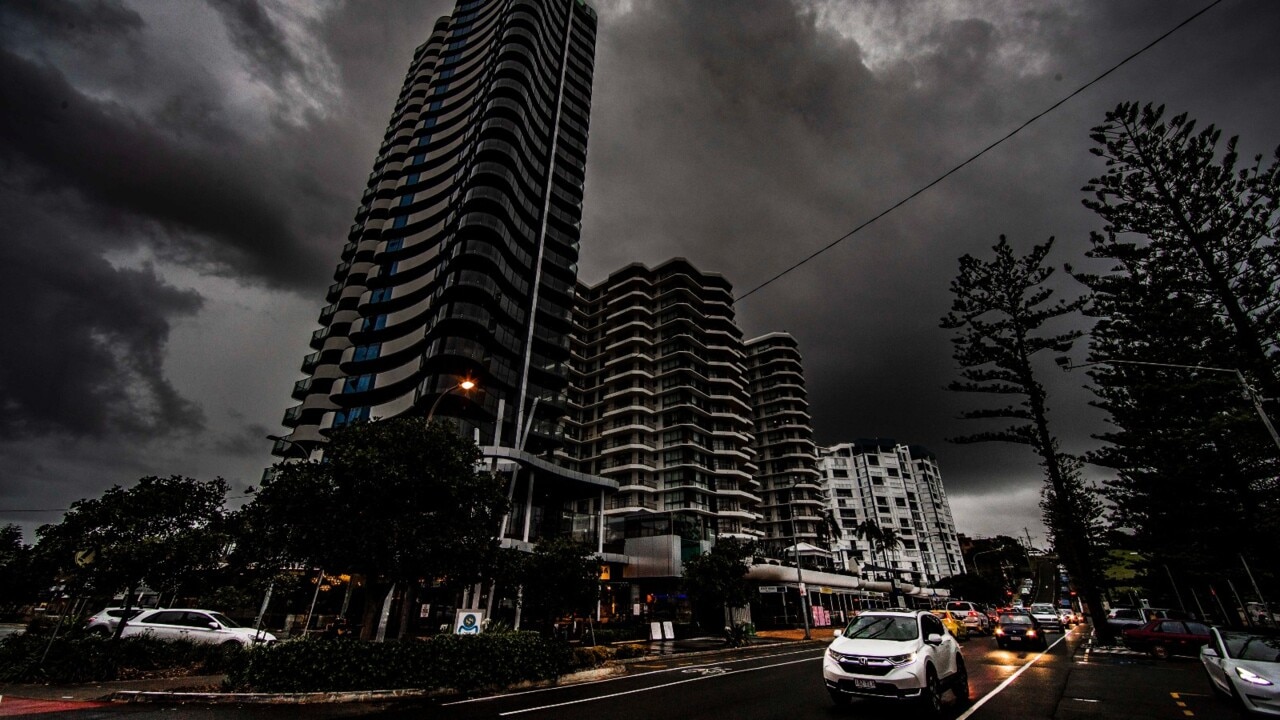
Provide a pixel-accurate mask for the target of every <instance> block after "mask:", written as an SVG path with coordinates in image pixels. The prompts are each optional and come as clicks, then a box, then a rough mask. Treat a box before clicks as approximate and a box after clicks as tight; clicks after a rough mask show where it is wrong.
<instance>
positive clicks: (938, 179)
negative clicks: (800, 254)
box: [735, 0, 1222, 302]
mask: <svg viewBox="0 0 1280 720" xmlns="http://www.w3.org/2000/svg"><path fill="white" fill-rule="evenodd" d="M1221 2H1222V0H1213V2H1211V3H1209V4H1208V5H1206V6H1204V7H1203V8H1201V9H1200V10H1199V11H1197V12H1196V13H1194V14H1192V15H1191V16H1190V17H1188V18H1187V19H1185V20H1183V21H1182V22H1180V23H1178V24H1177V25H1175V26H1173V27H1172V28H1171V29H1169V30H1168V31H1166V32H1165V33H1164V34H1163V35H1161V36H1160V37H1158V38H1156V39H1155V40H1152V41H1151V42H1149V43H1147V44H1146V46H1144V47H1143V48H1142V49H1140V50H1138V51H1136V52H1134V53H1132V54H1130V55H1129V56H1128V57H1126V58H1125V59H1123V60H1121V61H1120V62H1118V63H1116V64H1115V65H1112V66H1111V67H1110V68H1109V69H1108V70H1107V71H1106V72H1104V73H1102V74H1101V75H1099V76H1098V77H1096V78H1094V79H1092V80H1090V81H1089V82H1087V83H1085V84H1084V85H1081V86H1080V87H1078V88H1076V89H1075V90H1073V91H1072V92H1071V93H1070V94H1069V95H1067V96H1066V97H1064V98H1062V99H1061V100H1059V101H1057V102H1055V103H1054V104H1052V105H1050V106H1049V107H1048V108H1045V109H1044V110H1042V111H1041V112H1039V113H1037V114H1036V115H1034V116H1032V117H1031V119H1030V120H1027V121H1026V122H1024V123H1022V124H1021V125H1019V126H1018V127H1016V128H1014V129H1013V130H1012V131H1011V132H1009V133H1008V134H1007V135H1005V136H1004V137H1002V138H1000V139H999V140H996V141H995V142H993V143H991V144H990V145H988V146H986V147H984V148H982V149H981V150H979V151H978V152H977V153H975V154H973V155H972V156H970V157H969V159H967V160H965V161H964V162H962V163H960V164H959V165H956V166H955V167H953V168H951V169H950V170H948V171H946V172H945V173H943V174H941V175H939V176H938V177H936V178H934V179H933V180H932V181H930V182H929V183H928V184H926V185H924V186H923V187H921V188H919V189H918V190H916V191H915V192H913V193H911V194H910V195H908V196H906V197H904V198H903V199H901V200H899V201H898V202H896V203H894V204H893V205H890V206H889V207H888V208H886V209H885V210H882V211H880V212H879V213H877V214H876V215H875V216H874V217H872V218H871V219H870V220H867V221H865V222H863V223H862V224H861V225H859V226H857V227H855V228H854V229H852V230H850V231H849V232H847V233H845V234H844V235H841V236H840V237H838V238H836V239H835V240H832V241H831V242H829V243H827V244H826V245H824V246H822V247H821V248H819V249H818V250H815V251H814V252H812V253H810V254H809V255H807V256H805V257H804V258H803V259H802V260H800V261H799V262H796V263H794V264H793V265H791V266H790V267H788V268H787V269H785V270H783V271H782V272H780V273H778V274H777V275H774V276H773V277H771V278H769V279H768V280H765V281H764V282H762V283H760V284H759V285H757V286H755V287H753V288H751V289H750V290H748V291H746V292H745V293H743V294H741V295H739V296H738V297H737V298H736V299H735V302H737V301H741V300H745V299H746V298H748V297H750V296H751V295H752V294H754V293H756V292H758V291H760V290H763V289H764V288H766V287H768V286H769V285H771V284H772V283H773V282H774V281H775V280H779V279H781V278H782V277H783V276H785V275H787V274H789V273H790V272H791V271H792V270H795V269H797V268H799V267H800V266H802V265H804V264H806V263H808V262H809V261H810V260H813V259H814V258H816V257H818V256H819V255H821V254H823V253H825V252H826V251H828V250H830V249H831V248H833V247H835V246H836V245H839V244H840V243H842V242H844V241H845V240H848V239H849V238H851V237H853V236H854V235H855V234H857V233H858V232H859V231H860V230H862V229H863V228H866V227H867V226H869V225H871V224H872V223H874V222H875V221H877V220H879V219H880V218H882V217H884V216H885V215H888V214H889V213H891V212H893V211H894V210H897V209H898V208H900V207H902V206H903V205H906V204H907V203H908V202H911V201H912V200H913V199H915V197H916V196H917V195H920V194H922V193H924V192H925V191H926V190H928V189H930V188H932V187H933V186H934V185H937V184H938V183H940V182H942V181H943V180H946V179H947V178H949V177H951V176H952V175H954V174H955V173H957V172H959V171H960V169H961V168H963V167H965V166H966V165H968V164H969V163H971V162H973V161H974V160H977V159H978V158H980V157H982V156H983V155H986V154H987V152H989V151H991V150H993V149H995V148H996V147H997V146H998V145H1000V144H1002V143H1004V141H1005V140H1008V139H1009V138H1011V137H1013V136H1014V135H1017V134H1018V133H1020V132H1022V131H1023V130H1025V129H1026V128H1027V127H1028V126H1029V125H1031V123H1033V122H1035V121H1037V120H1039V119H1040V118H1042V117H1044V116H1045V115H1048V114H1049V113H1051V112H1053V111H1054V110H1057V109H1058V108H1059V107H1061V106H1062V105H1063V104H1065V103H1066V102H1067V101H1068V100H1070V99H1071V98H1073V97H1075V96H1076V95H1079V94H1080V93H1082V92H1084V91H1085V90H1087V89H1089V88H1090V87H1092V86H1093V85H1095V84H1097V83H1098V82H1099V81H1101V80H1102V79H1103V78H1105V77H1106V76H1108V75H1110V74H1111V73H1113V72H1115V71H1116V70H1119V69H1120V68H1121V67H1123V66H1124V65H1126V64H1127V63H1128V62H1129V61H1130V60H1133V59H1134V58H1136V57H1138V56H1139V55H1141V54H1142V53H1144V52H1146V51H1148V50H1150V49H1151V48H1153V47H1155V46H1156V45H1158V44H1159V43H1160V42H1161V41H1163V40H1164V39H1165V38H1167V37H1169V36H1170V35H1172V34H1174V33H1175V32H1177V31H1178V30H1181V29H1182V28H1183V27H1185V26H1186V25H1188V24H1190V23H1191V21H1193V20H1195V19H1196V18H1198V17H1200V16H1201V15H1203V14H1205V13H1206V12H1208V11H1209V10H1212V9H1213V8H1214V6H1216V5H1218V4H1219V3H1221Z"/></svg>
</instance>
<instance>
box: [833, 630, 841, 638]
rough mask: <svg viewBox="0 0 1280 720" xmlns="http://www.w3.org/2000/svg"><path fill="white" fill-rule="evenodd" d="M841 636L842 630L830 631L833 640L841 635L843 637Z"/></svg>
mask: <svg viewBox="0 0 1280 720" xmlns="http://www.w3.org/2000/svg"><path fill="white" fill-rule="evenodd" d="M843 634H844V631H843V630H832V631H831V637H833V638H838V637H840V636H841V635H843Z"/></svg>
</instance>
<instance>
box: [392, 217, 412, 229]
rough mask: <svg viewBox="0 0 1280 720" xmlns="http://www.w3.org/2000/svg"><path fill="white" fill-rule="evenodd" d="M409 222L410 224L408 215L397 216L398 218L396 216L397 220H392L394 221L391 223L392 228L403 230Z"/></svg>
mask: <svg viewBox="0 0 1280 720" xmlns="http://www.w3.org/2000/svg"><path fill="white" fill-rule="evenodd" d="M408 222H409V216H408V215H397V216H396V218H395V219H394V220H392V221H391V227H392V228H393V229H394V228H402V227H404V226H405V224H407V223H408Z"/></svg>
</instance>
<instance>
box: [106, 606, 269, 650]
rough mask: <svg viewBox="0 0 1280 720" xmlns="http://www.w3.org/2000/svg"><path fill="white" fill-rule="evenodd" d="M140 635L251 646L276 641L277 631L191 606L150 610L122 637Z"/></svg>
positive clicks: (134, 619) (132, 623)
mask: <svg viewBox="0 0 1280 720" xmlns="http://www.w3.org/2000/svg"><path fill="white" fill-rule="evenodd" d="M138 635H147V636H150V637H153V638H157V639H159V640H189V641H191V642H194V643H203V644H206V645H245V646H252V645H255V644H258V643H273V642H275V641H276V636H275V635H272V634H271V633H269V632H266V631H265V630H254V629H253V628H246V627H240V626H239V625H238V624H236V622H235V621H234V620H232V619H231V618H229V617H227V616H226V615H223V614H222V613H220V612H217V611H214V610H196V609H188V608H169V609H166V610H148V611H147V612H144V613H142V614H141V615H139V616H137V617H135V618H133V619H131V620H129V622H127V623H125V626H124V631H123V632H122V633H120V637H135V636H138Z"/></svg>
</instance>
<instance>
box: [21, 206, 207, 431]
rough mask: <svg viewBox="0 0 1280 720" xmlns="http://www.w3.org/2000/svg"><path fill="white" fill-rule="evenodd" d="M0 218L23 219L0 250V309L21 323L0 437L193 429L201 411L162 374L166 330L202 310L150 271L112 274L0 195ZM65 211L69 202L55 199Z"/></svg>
mask: <svg viewBox="0 0 1280 720" xmlns="http://www.w3.org/2000/svg"><path fill="white" fill-rule="evenodd" d="M5 190H6V192H4V194H3V200H0V211H3V213H4V216H5V217H14V216H18V215H21V216H24V219H25V222H24V223H23V224H21V225H16V226H14V225H11V226H9V227H7V228H6V233H7V236H6V238H5V242H4V243H0V267H4V268H5V272H6V279H5V282H4V283H0V303H3V304H4V306H5V307H8V308H11V311H12V312H13V317H14V318H16V319H20V321H21V322H17V323H15V325H14V328H13V330H14V331H15V332H16V333H17V334H18V335H19V336H21V338H22V339H21V341H20V342H13V343H7V344H6V345H7V347H6V351H5V353H4V355H3V361H0V407H3V408H4V412H3V413H0V437H3V438H4V439H5V440H6V441H13V440H16V439H22V438H25V437H31V436H39V435H48V434H55V435H64V436H65V435H69V436H93V437H101V436H106V435H115V436H144V437H154V436H163V435H169V434H172V433H178V432H183V431H188V430H194V429H198V428H200V427H201V426H202V424H203V417H202V414H201V412H200V410H199V409H198V408H197V407H195V406H194V405H192V403H190V402H189V401H187V400H185V399H184V398H183V397H182V396H181V395H180V394H179V392H178V391H177V390H176V389H175V388H174V387H173V386H172V384H171V383H170V382H169V381H168V380H166V379H165V377H164V373H163V367H162V366H163V362H164V351H165V344H166V342H167V340H168V337H169V331H170V324H171V321H172V320H173V319H174V318H176V317H180V316H183V315H190V314H192V313H194V312H196V311H197V310H198V309H199V308H200V304H201V303H200V298H199V297H198V296H197V295H196V294H195V293H192V292H188V291H182V290H178V289H176V288H174V287H172V286H170V285H168V284H166V283H165V282H164V281H163V280H161V279H160V278H159V277H157V276H156V274H155V273H154V272H153V271H151V269H149V268H144V269H142V270H131V269H118V268H114V267H112V266H111V265H109V264H108V263H107V262H106V261H105V260H103V259H102V258H101V257H98V256H95V255H93V254H90V253H85V252H83V251H82V249H81V248H80V247H78V242H79V238H78V237H77V236H76V233H75V230H74V228H68V227H67V226H66V225H63V224H61V223H60V222H59V220H58V219H57V218H47V217H43V216H40V215H37V214H34V213H30V212H23V211H20V210H19V209H18V208H15V207H14V205H15V204H17V203H21V202H23V201H24V199H25V198H23V197H22V196H21V195H19V194H16V193H12V192H8V190H11V188H5ZM63 200H64V202H67V203H68V204H70V203H71V202H73V201H71V200H69V199H66V198H63Z"/></svg>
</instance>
